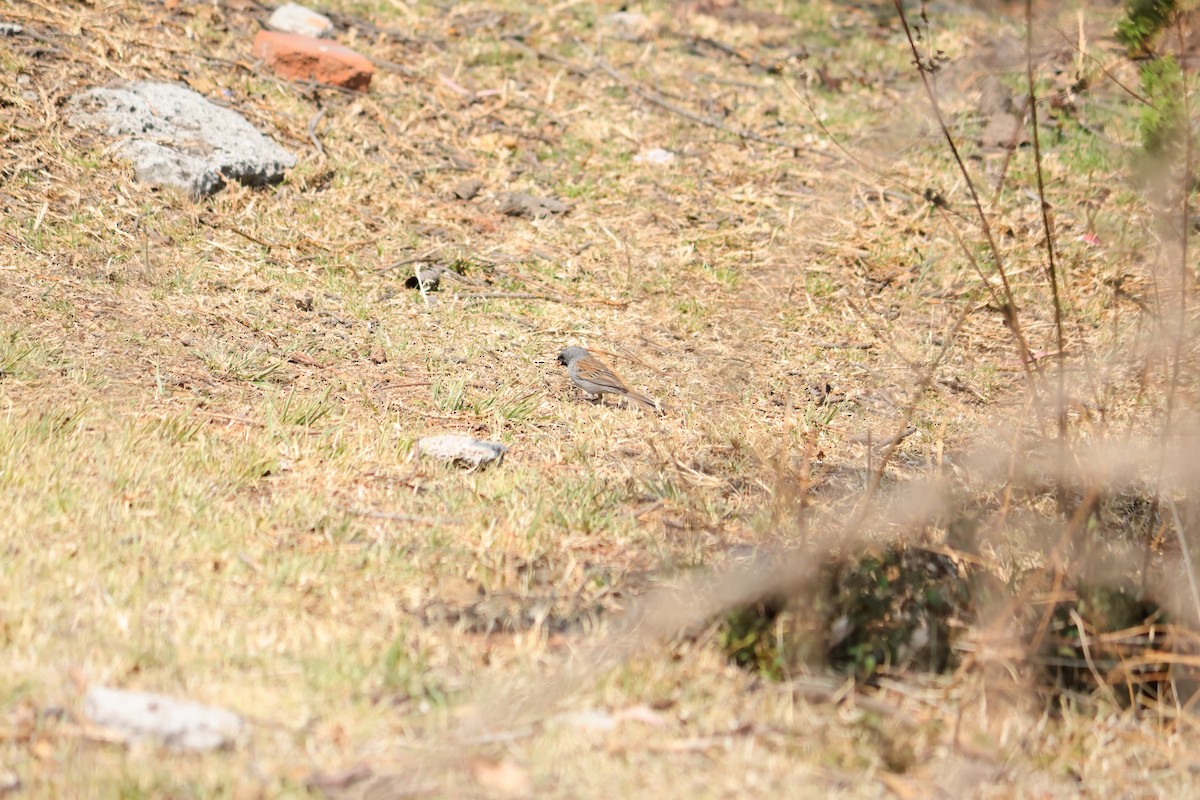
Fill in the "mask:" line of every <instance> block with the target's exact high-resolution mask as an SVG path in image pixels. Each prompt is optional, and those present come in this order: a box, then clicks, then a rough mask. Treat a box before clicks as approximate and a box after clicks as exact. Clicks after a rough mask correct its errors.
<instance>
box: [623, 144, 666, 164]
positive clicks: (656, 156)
mask: <svg viewBox="0 0 1200 800" xmlns="http://www.w3.org/2000/svg"><path fill="white" fill-rule="evenodd" d="M633 160H634V163H637V164H655V165H663V164H670V163H671V162H672V161H674V160H675V154H674V153H672V152H671V151H670V150H663V149H662V148H661V147H652V148H650V149H649V150H643V151H642V152H640V153H638V154H637V155H636V156H634V157H633Z"/></svg>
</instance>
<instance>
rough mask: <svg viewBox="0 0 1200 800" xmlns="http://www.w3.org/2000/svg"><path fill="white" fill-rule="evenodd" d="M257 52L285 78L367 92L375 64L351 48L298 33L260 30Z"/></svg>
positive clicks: (257, 38)
mask: <svg viewBox="0 0 1200 800" xmlns="http://www.w3.org/2000/svg"><path fill="white" fill-rule="evenodd" d="M253 53H254V57H255V58H261V59H262V60H263V61H265V62H266V63H267V65H268V66H269V67H270V68H271V69H272V70H274V72H275V73H276V74H277V75H279V76H280V77H281V78H284V79H285V80H289V81H316V82H317V83H323V84H326V85H329V86H341V87H342V88H344V89H354V90H357V91H360V92H365V91H366V90H367V89H368V88H369V87H370V85H371V77H372V76H373V75H374V74H375V65H374V64H372V63H371V62H370V61H368V60H367V59H366V58H365V57H363V56H362V55H360V54H358V53H357V52H355V51H354V50H351V49H350V48H349V47H343V46H342V45H340V44H334V43H333V42H326V41H322V40H320V39H315V38H313V37H311V36H301V35H299V34H295V33H278V32H276V31H259V32H258V34H257V35H256V36H255V37H254V48H253Z"/></svg>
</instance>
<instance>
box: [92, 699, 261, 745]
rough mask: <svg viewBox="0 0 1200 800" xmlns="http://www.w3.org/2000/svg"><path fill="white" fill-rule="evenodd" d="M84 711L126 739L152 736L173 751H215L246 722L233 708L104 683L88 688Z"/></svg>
mask: <svg viewBox="0 0 1200 800" xmlns="http://www.w3.org/2000/svg"><path fill="white" fill-rule="evenodd" d="M83 713H84V715H85V716H86V717H87V718H88V719H90V720H91V721H92V722H94V723H96V724H97V725H103V726H105V727H107V728H112V729H113V730H116V731H119V732H120V733H122V734H124V735H125V737H126V739H127V740H129V741H141V740H145V739H151V740H154V741H157V742H160V743H162V744H165V745H167V746H168V747H171V748H174V749H176V750H214V749H216V748H218V747H224V746H226V745H229V744H232V743H233V742H234V741H235V740H236V739H238V738H239V737H241V736H242V734H243V733H244V732H245V722H243V721H242V718H241V717H239V716H238V715H237V714H234V713H233V712H232V711H226V710H225V709H223V708H212V707H210V706H202V705H200V704H199V703H192V702H190V701H187V700H176V699H175V698H173V697H167V696H166V695H161V694H149V693H147V692H129V691H125V690H124V689H110V688H108V687H107V686H93V687H92V688H90V689H88V692H87V694H86V695H84V698H83Z"/></svg>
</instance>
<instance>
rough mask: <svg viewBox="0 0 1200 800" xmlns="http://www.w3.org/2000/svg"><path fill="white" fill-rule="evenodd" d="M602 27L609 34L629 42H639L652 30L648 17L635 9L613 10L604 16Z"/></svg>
mask: <svg viewBox="0 0 1200 800" xmlns="http://www.w3.org/2000/svg"><path fill="white" fill-rule="evenodd" d="M603 22H604V27H605V28H607V29H608V31H609V32H610V34H611V35H612V36H613V37H615V38H617V39H623V40H625V41H630V42H640V41H642V40H643V39H645V38H646V37H647V36H648V35H649V34H650V32H651V30H653V28H654V26H653V25H652V24H651V22H650V18H649V17H647V16H646V15H645V14H639V13H638V12H636V11H615V12H613V13H612V14H606V15H605V16H604V20H603Z"/></svg>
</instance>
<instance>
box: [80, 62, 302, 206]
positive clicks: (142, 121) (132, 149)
mask: <svg viewBox="0 0 1200 800" xmlns="http://www.w3.org/2000/svg"><path fill="white" fill-rule="evenodd" d="M67 120H68V122H69V123H70V124H71V125H73V126H75V127H77V128H88V129H92V130H100V131H103V132H104V133H107V134H108V135H109V136H119V137H125V138H123V139H122V141H121V142H120V143H119V144H118V145H117V146H116V149H117V152H118V153H119V154H120V155H121V156H123V157H125V158H127V159H129V160H130V161H132V162H133V164H134V169H135V171H136V173H137V177H138V180H140V181H143V182H145V183H149V184H152V185H155V186H173V187H175V188H178V189H182V190H184V191H186V192H190V193H191V194H193V195H196V196H203V195H209V194H212V193H214V192H216V191H218V190H219V189H221V187H223V186H224V185H225V180H226V179H230V180H235V181H238V182H240V183H243V184H245V185H247V186H261V185H266V184H273V183H278V182H279V181H281V180H283V173H284V170H285V169H289V168H291V167H294V166H296V157H295V156H294V155H292V154H291V153H289V152H288V151H287V150H284V149H283V148H282V147H280V146H279V145H277V144H275V143H274V142H273V141H271V140H270V139H268V138H267V137H266V136H264V135H262V134H261V133H259V132H258V130H256V129H255V127H254V126H253V125H251V124H250V123H249V122H247V121H246V119H245V117H243V116H241V115H240V114H238V113H237V112H235V111H232V110H230V109H228V108H222V107H221V106H218V105H214V104H213V103H210V102H208V101H207V100H205V99H204V97H203V96H201V95H200V94H198V93H196V92H194V91H192V90H191V89H188V88H187V87H184V86H178V85H175V84H171V83H153V82H149V81H141V82H137V83H130V84H118V85H113V86H106V87H101V88H97V89H91V90H89V91H86V92H83V93H81V94H77V95H75V96H74V97H72V98H71V100H70V102H69V103H68V117H67Z"/></svg>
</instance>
